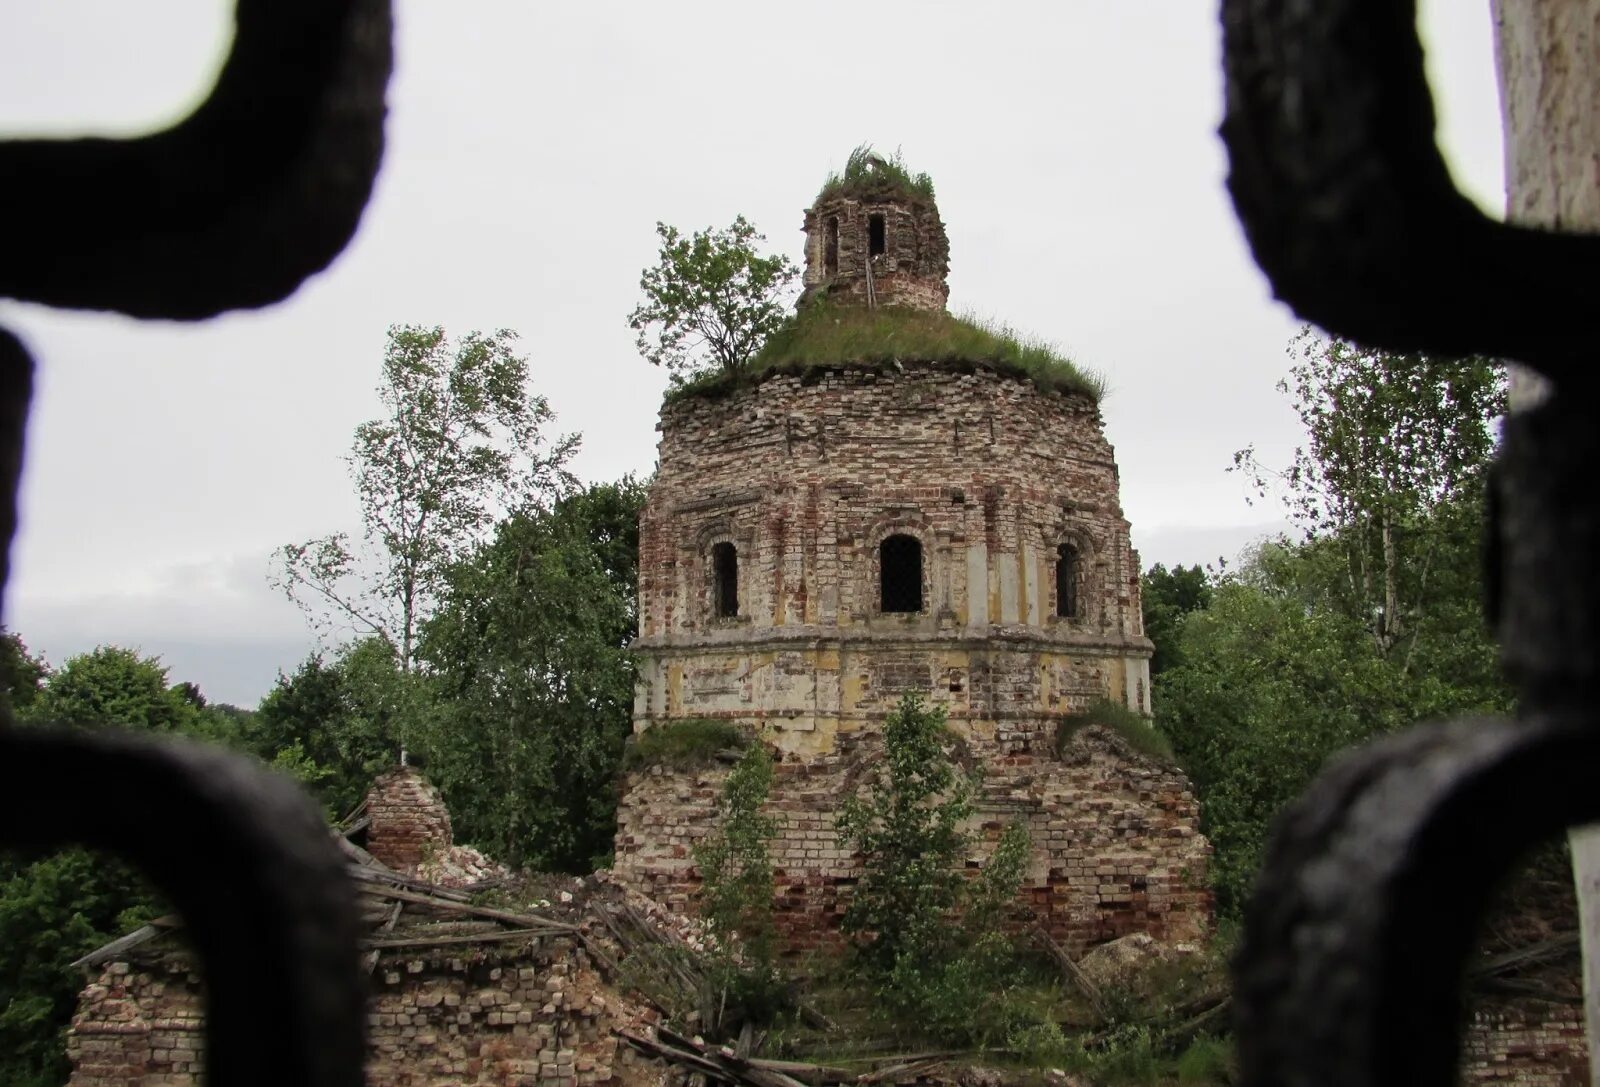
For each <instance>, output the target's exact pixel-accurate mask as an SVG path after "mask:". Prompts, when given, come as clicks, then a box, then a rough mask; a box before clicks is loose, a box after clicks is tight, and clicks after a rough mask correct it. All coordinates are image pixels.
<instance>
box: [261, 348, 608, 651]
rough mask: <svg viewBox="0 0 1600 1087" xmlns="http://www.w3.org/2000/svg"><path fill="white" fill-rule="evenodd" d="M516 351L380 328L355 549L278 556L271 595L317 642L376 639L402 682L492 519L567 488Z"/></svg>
mask: <svg viewBox="0 0 1600 1087" xmlns="http://www.w3.org/2000/svg"><path fill="white" fill-rule="evenodd" d="M515 340H516V335H515V333H512V332H509V331H506V330H504V329H501V330H499V331H497V332H493V333H488V334H485V333H482V332H469V333H468V334H467V335H466V336H464V337H463V338H462V339H460V340H459V341H457V342H454V343H452V342H451V341H450V340H449V338H448V337H447V336H446V334H445V331H444V329H442V328H419V327H415V326H410V325H396V326H394V327H392V328H390V329H389V334H388V345H387V347H386V348H385V350H384V356H383V377H382V380H381V381H380V382H379V384H378V388H377V393H378V399H379V401H380V402H381V403H382V405H383V414H382V415H381V416H380V417H379V418H376V419H372V420H369V421H367V422H365V423H362V424H361V425H360V426H358V427H356V431H355V442H354V444H353V446H352V447H351V451H350V456H349V458H348V460H347V463H348V465H349V467H350V474H351V477H352V480H353V482H354V484H355V490H356V497H357V499H358V500H359V502H360V505H361V522H362V531H361V536H360V537H359V538H352V537H351V536H350V535H349V534H348V533H344V532H336V533H333V534H331V535H328V536H323V537H320V538H318V539H314V540H308V541H306V542H304V543H298V544H288V545H286V546H284V547H282V548H280V549H279V550H278V552H277V553H276V559H277V565H278V572H277V576H276V578H275V580H274V584H275V585H276V586H277V587H278V588H279V589H281V590H282V591H283V592H284V593H285V594H286V595H287V596H288V597H289V599H291V600H293V601H294V602H295V603H296V604H298V605H300V607H301V608H302V610H304V611H305V613H306V615H307V616H308V618H309V619H310V620H311V622H312V625H313V626H314V627H316V628H317V630H318V633H319V634H321V635H332V634H336V633H343V634H345V635H346V639H347V638H348V637H349V636H351V635H353V636H355V637H366V636H377V637H381V638H384V639H386V640H387V641H388V642H389V643H390V645H392V646H393V647H394V649H395V652H396V654H397V656H398V659H399V663H400V667H401V670H402V671H404V672H407V673H409V672H410V671H411V670H412V669H413V668H414V666H415V664H416V646H417V634H418V630H419V628H420V626H421V623H422V621H423V620H424V619H426V618H427V616H428V615H429V614H431V612H432V610H433V607H434V603H435V600H436V599H437V596H438V593H439V590H440V587H441V585H442V584H443V580H444V577H445V573H446V571H447V570H449V569H450V567H451V566H452V565H453V564H454V563H456V562H458V561H460V560H461V559H462V558H464V557H465V556H466V555H467V554H468V553H469V552H470V551H471V549H472V548H473V547H474V546H476V545H477V544H479V543H480V542H482V541H483V540H484V539H485V538H486V537H487V535H488V532H489V529H490V527H491V526H492V525H493V524H494V522H495V520H496V519H497V518H498V517H500V516H502V515H504V514H505V513H506V512H508V511H511V510H517V509H525V508H530V507H539V506H545V505H548V500H550V499H552V498H553V497H554V496H555V495H557V494H559V493H560V492H562V491H563V490H565V489H566V488H567V487H569V486H570V485H571V484H572V482H573V481H572V477H571V476H570V474H569V473H568V472H567V470H566V463H567V460H568V459H569V458H570V457H571V456H572V454H573V452H574V451H575V450H576V449H577V446H578V439H577V438H576V437H575V436H562V437H556V438H549V437H547V436H546V433H545V431H546V428H547V427H548V426H549V425H550V423H551V422H552V421H553V420H554V418H555V414H554V412H552V411H551V410H550V405H549V403H548V402H547V401H546V400H545V398H544V397H542V396H539V395H537V394H535V393H533V392H532V391H531V390H530V389H529V387H528V360H527V359H525V358H523V357H522V356H520V355H518V354H517V353H516V351H515V350H514V349H513V348H514V343H515ZM346 639H340V640H346Z"/></svg>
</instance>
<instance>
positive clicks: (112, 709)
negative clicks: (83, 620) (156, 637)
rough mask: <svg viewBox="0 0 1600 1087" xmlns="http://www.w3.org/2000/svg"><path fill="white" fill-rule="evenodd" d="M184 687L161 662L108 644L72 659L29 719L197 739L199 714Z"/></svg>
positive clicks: (38, 700)
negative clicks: (173, 680) (171, 681)
mask: <svg viewBox="0 0 1600 1087" xmlns="http://www.w3.org/2000/svg"><path fill="white" fill-rule="evenodd" d="M191 686H192V685H191ZM183 688H184V685H181V684H180V685H169V684H168V682H167V669H166V668H165V667H164V666H163V665H162V664H161V662H160V661H159V660H158V659H156V658H154V657H145V656H141V655H140V654H139V653H137V652H135V651H133V650H131V649H123V648H121V647H119V646H112V645H103V646H101V647H100V648H98V649H96V650H95V651H94V652H92V653H83V654H80V655H78V656H76V657H71V658H69V659H68V660H67V662H66V663H65V664H63V665H62V666H61V668H60V669H59V670H58V671H57V672H56V673H55V674H54V675H52V676H51V677H50V680H49V682H48V683H46V684H45V686H44V689H43V690H42V691H41V692H40V693H39V695H38V697H37V698H36V699H34V701H33V707H32V711H31V712H30V714H29V718H30V719H31V720H34V721H38V722H40V723H48V724H64V725H88V726H93V727H102V728H103V727H107V726H111V727H120V728H129V729H135V730H137V731H140V732H166V733H191V734H192V733H194V732H195V731H196V726H197V725H198V724H199V723H200V712H199V710H198V709H197V708H196V706H195V705H194V703H193V702H191V701H190V700H189V699H188V698H187V697H186V691H185V690H184V689H183Z"/></svg>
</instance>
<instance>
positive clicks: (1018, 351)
mask: <svg viewBox="0 0 1600 1087" xmlns="http://www.w3.org/2000/svg"><path fill="white" fill-rule="evenodd" d="M918 363H922V364H928V363H933V364H938V365H942V366H945V367H947V368H951V369H956V370H962V371H968V372H970V371H973V370H977V369H989V370H994V371H996V372H998V373H1001V374H1005V375H1008V376H1011V377H1018V378H1025V379H1027V380H1029V381H1031V382H1033V383H1034V384H1035V385H1036V386H1038V387H1039V388H1040V389H1043V390H1045V391H1046V392H1056V393H1062V394H1065V395H1069V396H1082V397H1087V398H1088V399H1089V400H1091V401H1096V402H1098V401H1099V400H1100V398H1101V397H1102V396H1104V395H1105V386H1104V383H1103V381H1102V380H1101V378H1099V377H1098V376H1097V375H1094V374H1091V373H1088V372H1086V371H1084V370H1082V369H1080V368H1079V367H1078V366H1077V365H1076V364H1075V363H1073V362H1072V361H1071V360H1070V359H1068V358H1067V357H1066V356H1065V355H1064V354H1062V353H1061V351H1060V350H1059V349H1058V348H1057V347H1056V346H1055V345H1054V344H1051V343H1048V342H1047V341H1044V340H1040V339H1036V338H1033V337H1029V336H1026V335H1023V334H1021V333H1018V332H1016V331H1015V330H1013V329H1011V328H1009V327H1008V326H1005V325H1001V324H997V323H994V322H990V321H985V320H983V319H980V318H977V317H973V316H963V317H956V316H952V315H951V314H949V313H945V312H943V311H940V312H933V311H929V310H917V309H908V308H903V307H894V306H886V307H882V308H879V309H866V308H864V307H860V306H836V305H829V304H828V303H826V302H818V303H814V304H811V305H807V306H805V307H803V308H802V309H800V310H799V311H797V312H796V313H794V314H793V315H792V316H790V317H789V318H788V320H787V321H785V322H784V323H783V324H782V325H781V326H780V327H779V328H778V329H777V330H776V331H775V332H774V333H773V334H772V335H771V337H770V338H768V340H767V341H766V344H765V345H764V346H763V347H762V348H761V350H760V351H759V352H758V353H757V354H756V356H755V358H754V359H752V360H751V362H750V366H749V375H751V376H757V375H761V374H765V373H794V374H800V375H802V376H806V375H812V374H817V373H821V372H824V371H826V370H829V369H836V368H838V367H840V366H851V367H863V368H877V369H880V370H889V369H893V368H895V367H896V366H899V365H902V364H913V365H915V364H918ZM741 380H743V378H740V377H735V376H730V375H728V374H725V373H720V372H717V373H707V374H705V375H703V376H702V377H700V378H698V379H696V380H694V381H690V382H686V383H685V384H684V385H682V386H681V387H679V388H676V389H672V390H669V392H668V396H667V399H668V401H669V402H671V401H672V400H675V399H679V398H682V397H686V396H713V397H714V396H722V395H725V394H727V393H728V392H729V391H731V390H732V389H734V388H736V387H738V385H739V383H740V381H741Z"/></svg>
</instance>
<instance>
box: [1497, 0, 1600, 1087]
mask: <svg viewBox="0 0 1600 1087" xmlns="http://www.w3.org/2000/svg"><path fill="white" fill-rule="evenodd" d="M1490 9H1491V11H1492V12H1493V14H1494V22H1495V53H1496V58H1497V60H1498V67H1499V73H1500V117H1501V125H1502V127H1503V129H1504V133H1505V167H1506V218H1507V220H1508V221H1510V222H1513V223H1518V224H1521V225H1525V226H1540V227H1549V228H1551V229H1561V230H1566V231H1583V232H1597V231H1600V0H1490ZM1548 393H1549V389H1548V386H1547V383H1546V382H1545V381H1544V380H1543V379H1542V378H1540V377H1539V376H1538V375H1536V374H1533V373H1531V372H1529V371H1527V370H1523V369H1521V368H1519V367H1512V373H1511V410H1512V411H1519V410H1527V409H1528V408H1530V407H1533V406H1534V405H1536V404H1537V403H1539V402H1540V401H1541V400H1542V399H1544V397H1545V396H1547V395H1548ZM1568 840H1569V842H1570V843H1571V846H1572V867H1573V875H1574V878H1575V881H1576V883H1577V890H1578V913H1579V917H1580V923H1581V925H1582V938H1583V992H1584V1004H1585V1012H1586V1020H1587V1027H1588V1035H1589V1068H1590V1076H1591V1078H1592V1079H1594V1080H1595V1081H1596V1082H1600V825H1596V826H1589V827H1580V828H1576V829H1574V830H1572V831H1570V832H1569V833H1568Z"/></svg>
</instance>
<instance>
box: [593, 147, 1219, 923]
mask: <svg viewBox="0 0 1600 1087" xmlns="http://www.w3.org/2000/svg"><path fill="white" fill-rule="evenodd" d="M804 230H805V235H806V266H805V274H804V284H805V291H804V294H803V295H802V298H801V302H800V305H801V306H802V307H806V306H817V305H825V306H828V307H837V308H838V309H836V310H834V311H833V312H840V311H841V310H843V309H844V308H847V307H872V308H877V309H882V310H883V311H884V314H885V316H886V317H892V315H893V314H895V313H902V314H906V315H908V316H909V315H916V314H927V313H935V314H939V315H943V313H944V310H945V302H946V299H947V298H948V295H949V287H948V285H947V282H946V277H947V274H948V270H949V243H948V241H947V238H946V234H945V230H944V225H943V223H942V222H941V220H940V217H939V213H938V209H937V207H936V206H935V204H934V201H933V198H932V195H931V193H930V192H922V191H919V190H917V189H916V188H915V187H912V186H908V185H904V184H896V183H895V180H894V178H893V176H890V175H889V174H888V172H887V171H876V172H874V171H868V172H867V174H866V175H865V176H863V177H858V178H856V179H854V181H851V180H849V179H847V180H846V181H845V182H844V183H843V184H836V185H830V186H829V187H827V188H825V189H824V191H823V194H822V196H821V197H819V199H818V200H817V202H816V204H815V205H814V206H813V207H812V208H811V209H809V210H808V211H807V212H806V214H805V222H804ZM659 429H660V431H661V440H660V463H659V468H658V471H657V475H656V478H655V482H654V483H653V485H652V487H651V490H650V494H649V499H648V502H647V504H646V507H645V511H644V514H643V517H642V520H641V526H640V565H639V580H640V590H639V597H640V599H639V604H640V608H639V611H640V617H639V618H640V636H639V639H638V641H637V642H636V643H635V646H634V649H635V653H636V656H637V661H638V667H639V684H638V692H637V699H636V705H635V711H634V730H635V732H636V733H642V732H645V731H647V730H649V729H653V728H661V727H664V726H670V725H671V724H672V723H673V722H678V721H684V720H689V719H706V718H709V719H715V720H721V721H727V722H731V723H734V724H736V725H737V726H738V727H739V728H740V729H741V730H742V731H743V732H745V733H747V734H748V735H749V736H751V737H752V738H755V739H758V740H759V741H760V742H763V743H766V744H767V745H769V747H770V748H771V749H773V751H774V752H775V753H776V754H777V755H778V756H779V765H778V778H777V783H776V785H775V787H774V796H773V802H772V808H773V810H774V812H775V814H777V815H779V816H780V826H781V830H780V839H779V841H778V842H777V843H776V844H775V846H774V850H773V862H774V865H775V866H776V867H777V868H778V869H779V870H780V875H779V883H780V906H781V919H782V920H781V923H782V926H783V929H784V931H785V933H786V934H787V936H788V938H789V941H790V943H791V945H793V946H807V945H809V944H812V943H816V942H820V941H826V940H827V939H828V938H829V933H830V932H831V931H832V930H835V929H836V927H837V923H838V919H839V916H840V915H841V914H842V912H843V909H844V902H845V901H846V898H845V897H844V896H847V895H848V893H849V888H850V886H851V885H852V884H853V883H854V881H855V879H856V878H857V876H858V874H859V872H858V868H857V866H856V863H855V861H854V860H853V859H852V857H851V856H850V853H849V851H848V849H846V848H845V847H844V846H843V844H842V843H841V842H840V841H839V839H838V836H837V835H836V833H835V831H834V828H833V817H834V814H835V812H836V810H837V806H838V801H839V798H840V797H841V796H842V795H844V794H845V793H846V792H848V791H849V790H852V789H855V788H858V787H859V786H860V783H861V781H862V778H863V775H864V773H866V772H867V771H868V769H869V767H870V765H871V761H872V759H873V758H874V757H875V751H876V750H877V749H878V748H877V742H878V741H877V726H878V725H879V724H880V723H881V721H882V720H883V718H884V717H885V716H886V715H887V714H888V713H889V712H891V711H892V710H893V709H894V707H895V706H896V705H897V704H898V703H899V701H900V700H901V698H902V697H903V696H904V695H906V694H908V693H916V694H920V695H922V696H923V697H924V698H926V699H927V700H929V701H930V702H932V703H933V704H935V705H937V706H939V707H941V708H942V709H943V710H944V711H945V712H946V713H947V714H948V719H949V723H950V725H951V726H952V728H953V730H954V731H955V733H956V735H957V736H958V737H959V741H960V744H961V746H962V751H961V753H960V757H962V758H963V759H964V760H967V761H969V762H971V763H974V764H976V765H977V766H979V767H981V768H982V770H983V787H982V800H981V804H980V811H981V823H982V829H983V830H984V831H985V832H986V837H987V838H988V839H990V840H992V839H993V838H994V837H995V836H996V835H997V834H998V832H999V829H1000V828H1001V827H1002V826H1004V825H1005V824H1006V823H1008V822H1010V821H1013V820H1017V819H1021V820H1023V821H1025V822H1026V824H1027V826H1028V828H1029V830H1030V831H1031V835H1032V840H1033V859H1032V866H1031V869H1030V872H1029V876H1028V880H1027V886H1026V889H1025V894H1026V897H1027V901H1028V903H1029V904H1030V906H1031V908H1032V909H1033V911H1034V912H1035V914H1036V915H1037V917H1038V919H1039V920H1040V921H1041V922H1043V923H1044V925H1045V926H1046V928H1047V929H1048V930H1050V931H1051V932H1052V934H1053V935H1055V936H1056V937H1057V938H1058V939H1060V940H1062V941H1063V942H1064V943H1065V944H1066V945H1067V946H1069V947H1072V948H1075V949H1079V950H1081V949H1082V948H1084V947H1085V946H1088V945H1091V944H1095V943H1099V942H1102V941H1105V940H1109V939H1114V938H1116V937H1118V936H1121V935H1125V934H1127V933H1130V932H1147V933H1149V934H1151V935H1154V936H1156V937H1158V938H1162V939H1170V940H1188V939H1193V938H1196V937H1198V936H1199V935H1200V934H1201V933H1202V931H1203V930H1204V928H1205V926H1206V923H1207V919H1208V916H1209V900H1208V897H1207V894H1206V892H1205V890H1204V887H1205V875H1206V863H1207V860H1208V856H1209V852H1210V849H1209V846H1208V844H1207V843H1206V841H1205V839H1204V838H1203V837H1202V836H1201V835H1200V834H1199V832H1198V808H1197V805H1196V802H1195V798H1194V795H1193V792H1192V790H1191V788H1190V786H1189V783H1188V782H1187V780H1186V779H1185V778H1184V776H1183V774H1182V773H1181V772H1180V771H1179V770H1178V769H1177V768H1176V767H1173V766H1170V765H1167V764H1164V763H1162V762H1160V761H1159V760H1156V759H1153V758H1151V757H1148V756H1145V755H1142V754H1139V753H1137V752H1136V751H1134V750H1133V749H1132V748H1131V747H1130V746H1129V745H1128V744H1127V743H1126V742H1124V741H1123V740H1122V738H1121V737H1120V736H1119V735H1118V734H1116V733H1115V732H1113V731H1112V730H1109V729H1106V728H1102V727H1098V726H1096V727H1089V728H1083V729H1080V730H1078V731H1077V732H1073V733H1071V736H1070V739H1067V740H1066V742H1064V743H1060V744H1058V732H1060V731H1061V730H1062V729H1063V728H1066V729H1067V730H1068V731H1069V732H1070V730H1071V728H1072V726H1073V723H1074V721H1075V720H1076V719H1077V718H1078V717H1079V715H1081V714H1082V713H1083V712H1084V711H1085V710H1086V709H1087V708H1089V707H1090V706H1091V704H1093V703H1095V702H1097V701H1101V700H1110V701H1112V702H1115V703H1119V704H1121V705H1124V706H1126V707H1129V708H1131V709H1133V710H1135V711H1138V712H1139V713H1145V714H1147V713H1148V712H1149V708H1150V671H1149V660H1150V656H1151V652H1152V647H1151V643H1150V641H1149V640H1148V639H1147V638H1146V637H1145V636H1144V632H1143V629H1142V625H1141V612H1140V600H1139V562H1138V556H1137V553H1136V552H1134V551H1133V549H1132V547H1131V546H1130V543H1129V525H1128V521H1127V520H1126V518H1125V517H1124V516H1123V513H1122V508H1121V504H1120V501H1119V498H1118V477H1117V466H1116V461H1115V458H1114V456H1113V453H1112V448H1111V445H1110V444H1109V443H1108V442H1107V441H1106V438H1105V434H1104V432H1103V429H1102V426H1101V418H1100V413H1099V410H1098V407H1097V405H1096V402H1095V400H1094V398H1093V397H1092V395H1090V394H1088V393H1082V392H1061V391H1056V390H1053V389H1051V388H1049V387H1047V386H1043V385H1042V384H1041V383H1040V382H1037V381H1036V380H1034V378H1033V377H1032V376H1030V375H1029V374H1028V373H1024V372H1022V371H1020V370H1018V369H1016V368H1014V367H1008V366H1006V365H1004V364H1000V363H996V362H993V361H992V360H987V361H986V360H984V359H958V360H951V359H948V358H946V359H943V360H941V361H938V362H928V361H922V360H918V359H916V358H895V359H892V360H889V361H887V362H885V361H883V360H876V361H872V362H863V361H857V360H840V362H839V364H838V365H836V366H834V365H825V366H812V367H809V368H807V369H805V370H803V371H800V372H795V371H794V370H793V369H792V368H787V367H779V368H775V369H771V370H766V371H761V372H757V373H756V374H754V375H753V376H752V377H751V378H750V379H748V380H747V381H744V382H742V383H739V384H737V385H734V386H733V387H731V388H726V387H725V388H719V389H717V390H716V391H715V394H714V395H692V394H690V395H680V396H677V397H673V398H670V399H669V402H668V403H667V404H666V405H665V406H664V407H663V409H662V413H661V420H660V425H659ZM721 776H722V772H701V773H690V772H678V773H674V772H671V771H664V770H662V769H661V768H656V769H654V770H652V771H651V772H649V773H635V774H632V775H630V776H629V778H628V780H627V782H626V783H625V793H624V797H623V801H622V806H621V812H620V817H619V830H618V835H617V840H616V870H617V873H618V876H619V877H620V878H621V879H623V880H624V881H626V882H628V883H630V884H631V885H632V886H634V887H636V888H637V889H639V890H641V891H643V892H645V893H647V894H649V895H652V896H653V897H655V898H657V899H659V900H661V901H665V902H669V903H680V904H687V903H688V902H689V901H691V900H692V897H693V894H694V891H695V887H696V883H697V879H698V874H697V872H696V871H695V868H694V862H693V858H692V849H693V846H694V844H695V842H696V841H698V840H699V839H700V838H701V837H703V836H704V834H705V833H706V832H707V830H708V829H709V828H710V826H711V823H712V819H713V816H714V810H713V809H714V804H715V799H716V796H717V794H718V789H719V785H720V780H721ZM978 859H979V858H974V860H978Z"/></svg>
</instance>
